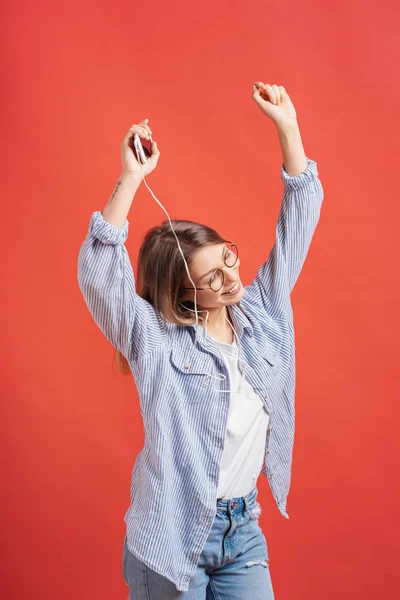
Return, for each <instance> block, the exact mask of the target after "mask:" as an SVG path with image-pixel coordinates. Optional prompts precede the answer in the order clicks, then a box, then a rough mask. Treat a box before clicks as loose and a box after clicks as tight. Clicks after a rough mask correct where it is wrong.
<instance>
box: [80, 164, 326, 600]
mask: <svg viewBox="0 0 400 600" xmlns="http://www.w3.org/2000/svg"><path fill="white" fill-rule="evenodd" d="M307 162H308V166H307V169H306V170H305V171H303V172H302V173H299V174H298V175H295V176H293V177H290V176H289V175H288V174H287V173H286V171H285V169H284V165H283V164H282V168H281V180H282V182H283V186H284V191H283V200H282V204H281V208H280V212H279V216H278V220H277V225H276V239H275V244H274V246H273V247H272V250H271V251H270V254H269V256H268V259H267V260H266V262H264V263H263V264H262V265H261V266H260V267H259V269H258V271H257V274H256V277H255V278H254V279H253V281H251V283H249V285H247V286H245V287H244V295H243V297H242V300H241V301H240V302H239V303H236V304H231V305H228V306H227V308H228V310H229V313H230V316H231V318H232V322H233V325H234V327H235V330H236V332H237V334H238V346H239V352H240V354H239V356H240V358H241V359H242V360H243V361H244V362H245V363H246V366H245V377H246V379H247V380H248V382H249V383H250V384H251V385H252V386H253V388H254V390H255V391H256V393H257V394H258V395H259V396H260V398H261V400H262V401H263V402H264V403H265V407H266V409H267V411H268V413H269V415H270V421H269V426H268V428H267V430H266V436H265V455H264V462H263V467H262V473H263V475H264V476H265V477H266V478H267V479H268V483H269V486H270V489H271V491H272V495H273V497H274V500H275V502H276V505H277V507H278V509H279V511H280V513H281V514H282V515H283V516H284V517H286V518H287V519H288V518H289V515H288V513H287V512H286V503H287V496H288V492H289V487H290V479H291V465H292V451H293V442H294V430H295V404H294V392H295V346H294V325H293V313H292V307H291V302H290V294H291V292H292V290H293V287H294V285H295V283H296V280H297V278H298V276H299V274H300V271H301V268H302V266H303V263H304V261H305V259H306V256H307V253H308V250H309V247H310V244H311V240H312V237H313V234H314V231H315V228H316V225H317V223H318V220H319V216H320V210H321V204H322V201H323V197H324V193H323V188H322V185H321V182H320V180H319V177H318V170H317V163H316V162H315V161H313V160H311V159H309V158H307ZM128 226H129V221H128V220H127V219H126V220H125V223H124V225H123V226H122V227H117V226H115V225H112V224H111V223H109V222H107V221H105V220H104V219H103V216H102V214H101V212H100V211H95V212H94V213H93V214H92V215H91V218H90V223H89V230H88V233H87V236H86V238H85V240H84V242H83V244H82V246H81V248H80V251H79V257H78V282H79V286H80V289H81V291H82V294H83V296H84V299H85V302H86V305H87V307H88V309H89V311H90V313H91V315H92V317H93V319H94V321H95V322H96V324H97V325H98V327H99V328H100V329H101V331H102V332H103V333H104V335H105V336H106V338H107V339H108V340H109V341H110V342H111V344H112V345H113V346H114V347H116V348H118V350H120V351H121V352H122V354H123V355H124V356H125V357H126V358H127V360H128V362H129V365H130V367H131V370H132V374H133V376H134V379H135V383H136V387H137V390H138V395H139V400H140V410H141V414H142V418H143V425H144V432H145V442H144V446H143V448H142V450H141V451H140V453H139V454H138V456H137V457H136V460H135V464H134V467H133V472H132V478H131V485H130V498H131V504H130V506H129V508H128V510H127V512H126V514H125V516H124V521H125V523H126V529H127V531H126V533H127V544H128V548H129V550H130V551H131V552H132V553H133V554H135V555H136V556H137V557H138V558H139V559H140V560H142V561H143V562H144V563H145V564H146V565H148V566H149V567H150V568H152V569H154V570H155V571H156V572H157V573H160V574H161V575H163V576H165V577H167V578H168V579H169V580H170V581H172V582H174V583H175V585H176V588H177V590H179V591H187V590H188V589H189V582H190V580H191V578H192V577H193V575H194V573H195V571H196V567H197V563H198V560H199V557H200V554H201V552H202V550H203V547H204V544H205V542H206V539H207V537H208V534H209V532H210V530H211V527H212V525H213V521H214V517H215V511H216V494H217V485H218V475H219V465H220V459H221V456H222V451H223V445H224V439H225V427H226V422H227V416H228V407H229V392H228V393H218V391H217V390H216V389H214V388H217V389H218V388H219V389H220V390H229V389H230V382H229V376H228V371H227V368H226V365H225V363H224V361H223V359H222V357H221V355H220V354H219V352H218V348H217V346H216V345H215V344H214V343H213V338H212V337H211V336H210V335H209V334H206V332H205V330H204V328H201V326H200V325H199V326H198V327H199V330H198V340H197V345H196V346H195V344H194V341H195V333H196V330H195V325H189V326H184V325H176V324H174V323H170V322H168V321H166V320H165V318H164V316H163V315H162V313H160V312H159V311H156V310H155V309H154V307H153V306H152V305H151V304H150V303H149V302H148V301H147V300H144V299H143V298H141V297H140V296H139V295H138V294H136V292H135V279H134V273H133V270H132V265H131V262H130V259H129V255H128V251H127V249H126V247H125V245H124V244H125V241H126V239H127V236H128ZM202 332H203V333H204V335H203V334H202ZM240 364H242V363H240ZM218 373H223V374H224V375H225V376H226V379H223V378H222V379H220V380H218V379H214V378H212V379H209V374H215V375H217V374H218ZM210 382H211V385H209V383H210Z"/></svg>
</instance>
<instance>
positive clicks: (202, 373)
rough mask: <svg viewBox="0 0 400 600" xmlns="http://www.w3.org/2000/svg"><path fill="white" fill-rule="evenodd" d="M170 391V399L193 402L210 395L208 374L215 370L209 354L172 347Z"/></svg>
mask: <svg viewBox="0 0 400 600" xmlns="http://www.w3.org/2000/svg"><path fill="white" fill-rule="evenodd" d="M170 367H171V371H170V386H169V389H170V393H171V395H172V397H171V399H172V400H177V399H178V400H180V401H181V402H185V403H189V404H194V403H197V402H203V401H204V400H206V399H207V397H208V396H209V395H210V375H211V374H213V373H214V372H215V367H214V362H213V360H212V358H211V357H210V356H208V355H207V354H205V353H203V352H199V351H195V352H194V351H188V350H186V349H185V348H183V347H179V346H177V347H173V348H172V350H171V352H170Z"/></svg>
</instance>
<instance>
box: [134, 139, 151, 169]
mask: <svg viewBox="0 0 400 600" xmlns="http://www.w3.org/2000/svg"><path fill="white" fill-rule="evenodd" d="M146 142H148V140H146ZM130 147H131V148H132V150H133V153H134V155H135V157H136V160H137V161H138V162H140V163H141V164H142V165H144V164H145V163H146V162H147V161H148V160H149V158H150V156H151V151H150V149H149V148H147V147H146V146H144V145H143V143H142V141H141V139H140V137H139V135H138V134H137V133H135V134H134V136H133V138H132V140H131V144H130Z"/></svg>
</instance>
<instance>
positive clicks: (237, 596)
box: [122, 487, 274, 600]
mask: <svg viewBox="0 0 400 600" xmlns="http://www.w3.org/2000/svg"><path fill="white" fill-rule="evenodd" d="M257 494H258V490H257V487H255V488H254V489H253V491H251V492H250V493H249V494H247V495H246V496H241V497H238V498H231V499H225V500H224V499H222V500H217V503H216V505H217V510H216V515H215V518H214V523H213V526H212V528H211V531H210V534H209V536H208V538H207V540H206V543H205V545H204V548H203V552H202V554H201V556H200V559H199V563H198V565H197V569H196V572H195V574H194V576H193V579H192V580H191V581H190V585H189V590H188V591H187V592H179V591H178V590H177V589H176V586H175V584H174V583H172V581H170V580H169V579H167V578H166V577H164V576H162V575H159V574H158V573H156V572H155V571H154V570H152V569H150V568H149V567H148V566H147V565H145V564H144V563H143V562H141V561H140V560H139V559H138V558H136V556H134V555H133V554H132V553H131V552H130V551H129V549H128V547H127V545H126V536H125V541H124V551H123V556H122V572H123V576H124V579H125V582H126V584H127V585H128V586H129V591H130V596H129V598H130V599H131V600H142V599H143V600H144V599H146V600H172V599H175V598H186V599H187V600H243V599H244V598H254V599H257V600H274V592H273V588H272V581H271V575H270V570H269V557H268V548H267V541H266V539H265V536H264V534H263V532H262V529H261V527H260V526H259V524H258V517H259V514H260V512H261V507H260V504H259V503H258V501H257Z"/></svg>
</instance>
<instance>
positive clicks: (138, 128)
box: [130, 125, 150, 139]
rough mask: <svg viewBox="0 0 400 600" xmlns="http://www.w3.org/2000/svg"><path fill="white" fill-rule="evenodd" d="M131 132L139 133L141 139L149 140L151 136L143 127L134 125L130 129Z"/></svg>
mask: <svg viewBox="0 0 400 600" xmlns="http://www.w3.org/2000/svg"><path fill="white" fill-rule="evenodd" d="M130 129H131V131H134V132H135V133H138V134H139V135H140V137H143V138H147V139H149V137H150V134H149V133H148V132H147V129H146V128H145V127H144V126H143V125H132V127H131V128H130Z"/></svg>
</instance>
